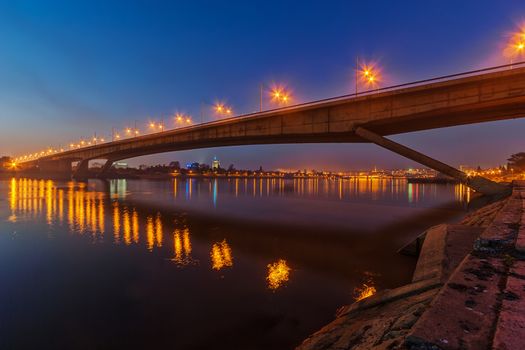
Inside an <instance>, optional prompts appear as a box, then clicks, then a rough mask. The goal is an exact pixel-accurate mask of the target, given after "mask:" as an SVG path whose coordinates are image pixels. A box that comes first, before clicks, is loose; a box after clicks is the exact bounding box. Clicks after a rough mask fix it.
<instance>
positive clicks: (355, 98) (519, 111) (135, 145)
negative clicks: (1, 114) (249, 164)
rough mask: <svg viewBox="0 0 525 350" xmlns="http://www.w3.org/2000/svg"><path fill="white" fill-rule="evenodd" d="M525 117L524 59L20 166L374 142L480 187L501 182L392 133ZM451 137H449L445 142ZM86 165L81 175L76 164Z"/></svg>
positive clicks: (487, 189)
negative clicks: (432, 155)
mask: <svg viewBox="0 0 525 350" xmlns="http://www.w3.org/2000/svg"><path fill="white" fill-rule="evenodd" d="M523 116H525V66H523V65H522V64H521V63H518V64H516V63H515V64H514V65H512V66H510V65H505V66H499V67H493V68H489V69H483V70H477V71H471V72H466V73H461V74H455V75H450V76H445V77H440V78H434V79H428V80H422V81H418V82H414V83H410V84H402V85H397V86H393V87H388V88H382V89H377V90H372V91H367V92H365V93H360V94H354V95H346V96H341V97H336V98H330V99H325V100H319V101H314V102H309V103H303V104H299V105H294V106H290V107H284V108H279V109H274V110H269V111H263V112H259V113H252V114H246V115H241V116H237V117H232V118H228V119H222V120H217V121H213V122H208V123H202V124H197V125H193V126H188V127H183V128H177V129H173V130H167V131H163V132H157V133H154V134H148V135H143V136H138V137H133V138H128V139H122V140H117V141H112V142H107V143H101V144H97V145H92V146H88V147H84V148H79V149H73V150H67V151H64V152H60V153H54V154H51V155H44V156H42V157H40V158H37V159H33V160H29V161H22V162H19V163H20V167H21V169H29V168H33V169H36V168H38V169H39V171H40V172H42V173H57V172H60V173H70V174H72V175H73V176H75V177H77V178H81V177H84V176H87V174H88V172H87V170H88V162H89V161H90V160H93V159H106V160H107V162H106V164H105V165H104V167H103V168H102V172H101V174H103V173H104V172H106V171H107V170H108V169H110V167H111V165H112V164H113V163H114V162H116V161H118V160H122V159H129V158H133V157H138V156H144V155H150V154H156V153H162V152H172V151H180V150H190V149H197V148H208V147H222V146H238V145H255V144H289V143H356V142H372V143H375V144H377V145H379V146H381V147H384V148H386V149H389V150H391V151H393V152H395V153H398V154H400V155H402V156H405V157H407V158H409V159H412V160H414V161H416V162H419V163H421V164H423V165H425V166H428V167H430V168H432V169H435V170H437V171H439V172H441V173H444V174H446V175H449V176H451V177H454V178H456V179H458V180H460V181H461V182H463V183H465V184H466V185H467V186H469V187H471V188H473V189H474V190H476V191H479V192H482V193H485V194H496V193H501V192H502V191H505V190H506V188H504V187H503V186H502V185H499V184H496V183H493V182H491V181H489V180H487V179H485V178H482V177H469V176H467V174H465V173H463V172H461V171H459V170H458V169H456V168H454V167H452V166H449V165H447V164H445V163H443V162H440V161H438V160H436V159H433V158H430V157H428V156H426V155H424V154H422V153H420V152H417V151H415V150H413V149H410V148H408V147H405V146H403V145H401V144H399V143H396V142H394V141H392V140H390V139H388V138H386V137H385V136H389V135H395V134H401V133H407V132H413V131H419V130H427V129H435V128H443V127H449V126H455V125H464V124H473V123H481V122H489V121H496V120H504V119H513V118H521V117H523ZM443 142H446V140H443ZM73 162H79V163H78V166H77V167H76V170H75V172H74V173H73V172H72V163H73Z"/></svg>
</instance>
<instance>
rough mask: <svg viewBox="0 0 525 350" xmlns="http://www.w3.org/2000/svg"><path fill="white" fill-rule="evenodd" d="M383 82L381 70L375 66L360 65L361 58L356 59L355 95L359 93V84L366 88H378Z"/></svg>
mask: <svg viewBox="0 0 525 350" xmlns="http://www.w3.org/2000/svg"><path fill="white" fill-rule="evenodd" d="M380 80H381V75H380V70H379V68H378V67H377V66H376V65H375V64H367V63H363V64H360V63H359V58H356V67H355V94H356V96H357V93H358V92H359V91H358V90H359V89H358V86H359V83H362V84H365V85H366V87H368V88H370V87H372V88H374V87H377V85H378V84H379V81H380Z"/></svg>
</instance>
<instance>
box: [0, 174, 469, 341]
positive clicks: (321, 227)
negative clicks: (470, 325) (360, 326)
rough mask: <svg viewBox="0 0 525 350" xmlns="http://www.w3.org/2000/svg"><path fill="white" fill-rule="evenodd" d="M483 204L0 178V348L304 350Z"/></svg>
mask: <svg viewBox="0 0 525 350" xmlns="http://www.w3.org/2000/svg"><path fill="white" fill-rule="evenodd" d="M468 201H469V192H468V191H467V190H466V189H465V188H464V187H462V186H460V185H457V186H454V185H434V184H407V183H406V182H405V181H404V180H378V179H376V180H366V179H350V180H344V181H341V180H282V179H262V180H254V179H230V180H228V179H221V180H201V179H192V180H173V181H158V182H154V181H144V180H140V181H139V180H136V181H130V180H113V181H107V182H103V181H89V182H87V183H74V182H69V183H68V182H59V181H51V180H30V179H10V180H0V280H1V281H2V285H1V288H0V349H37V348H38V349H120V348H127V349H167V348H170V349H212V348H213V349H291V348H293V347H294V346H296V345H298V344H299V343H300V342H301V340H302V339H304V338H305V337H306V336H308V335H309V334H310V333H312V332H313V331H315V330H317V329H319V328H320V327H321V326H323V325H324V324H326V323H327V322H329V321H331V320H332V319H333V317H334V313H335V311H336V309H337V308H338V307H340V306H342V305H344V304H348V303H350V302H352V301H353V300H354V298H355V297H356V296H357V295H358V294H359V290H360V289H362V288H364V286H365V285H367V286H373V287H374V288H376V289H377V290H382V289H385V288H393V287H396V286H399V285H401V284H403V283H406V282H407V281H409V279H410V276H411V274H412V271H413V268H414V265H415V260H414V259H413V258H410V257H404V256H400V255H398V254H396V250H397V249H398V248H399V247H400V246H402V245H403V244H404V243H406V242H407V241H408V240H410V239H411V238H413V237H415V236H416V235H417V234H419V233H421V232H422V231H423V230H425V229H426V228H428V227H429V226H432V225H435V224H437V223H441V222H444V221H453V220H457V219H458V218H459V217H460V216H461V215H463V213H464V212H465V211H466V208H467V204H468Z"/></svg>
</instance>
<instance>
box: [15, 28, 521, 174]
mask: <svg viewBox="0 0 525 350" xmlns="http://www.w3.org/2000/svg"><path fill="white" fill-rule="evenodd" d="M503 55H504V57H506V58H507V59H509V60H510V63H511V64H512V62H513V61H515V60H516V59H518V58H524V56H525V25H523V26H522V27H521V28H520V29H519V31H518V32H515V33H513V34H511V35H509V41H508V43H507V45H506V46H505V49H504V50H503ZM380 82H381V69H380V68H379V66H378V65H377V64H376V63H364V62H361V63H359V60H356V68H355V93H356V94H357V93H358V90H360V89H359V86H361V85H363V86H366V88H367V89H369V90H370V89H376V88H378V87H379V84H380ZM267 95H268V100H269V102H270V103H271V104H272V105H274V106H277V107H282V106H287V105H289V104H290V103H291V101H292V94H291V92H290V90H288V89H286V88H284V87H283V86H280V85H274V86H273V87H272V88H271V89H270V90H269V91H268V92H267ZM262 109H263V85H261V96H260V110H261V111H262ZM211 110H212V113H213V115H214V116H215V117H232V116H233V115H234V112H233V108H232V107H231V106H229V105H227V104H225V103H223V102H217V103H215V104H214V105H213V106H212V108H211ZM201 118H202V116H201ZM192 124H193V121H192V118H191V116H189V115H185V114H182V113H176V114H175V115H174V116H173V127H174V128H177V127H183V126H189V125H192ZM146 130H147V132H142V131H140V130H139V129H138V128H137V127H136V123H135V127H133V128H131V127H127V128H125V129H123V130H120V131H115V130H113V131H112V135H111V141H118V140H121V139H123V138H131V137H138V136H140V135H141V134H147V133H148V132H150V133H154V132H163V131H165V130H167V127H166V125H165V123H164V120H163V119H162V120H161V121H150V122H149V123H148V127H147V129H146ZM104 142H106V138H103V137H97V136H96V135H95V136H94V137H93V138H89V139H80V140H79V141H76V142H72V143H70V145H69V149H70V150H74V149H78V148H83V147H88V146H93V145H97V144H99V143H104ZM64 151H65V150H64V148H62V147H59V148H48V149H46V150H43V151H40V152H36V153H32V154H27V155H23V156H19V157H18V158H15V159H14V162H15V164H16V163H20V162H24V161H29V160H34V159H37V158H39V157H43V156H49V155H52V154H56V153H60V152H64ZM15 166H16V165H15Z"/></svg>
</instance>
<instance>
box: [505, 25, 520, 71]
mask: <svg viewBox="0 0 525 350" xmlns="http://www.w3.org/2000/svg"><path fill="white" fill-rule="evenodd" d="M524 53H525V26H524V27H523V28H521V29H520V31H519V32H516V33H513V34H512V35H511V36H510V40H509V42H508V43H507V46H506V47H505V49H504V51H503V55H504V56H505V57H507V58H509V60H510V64H512V62H513V61H514V60H515V59H519V58H520V57H522V56H523V54H524ZM511 68H512V66H511Z"/></svg>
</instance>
